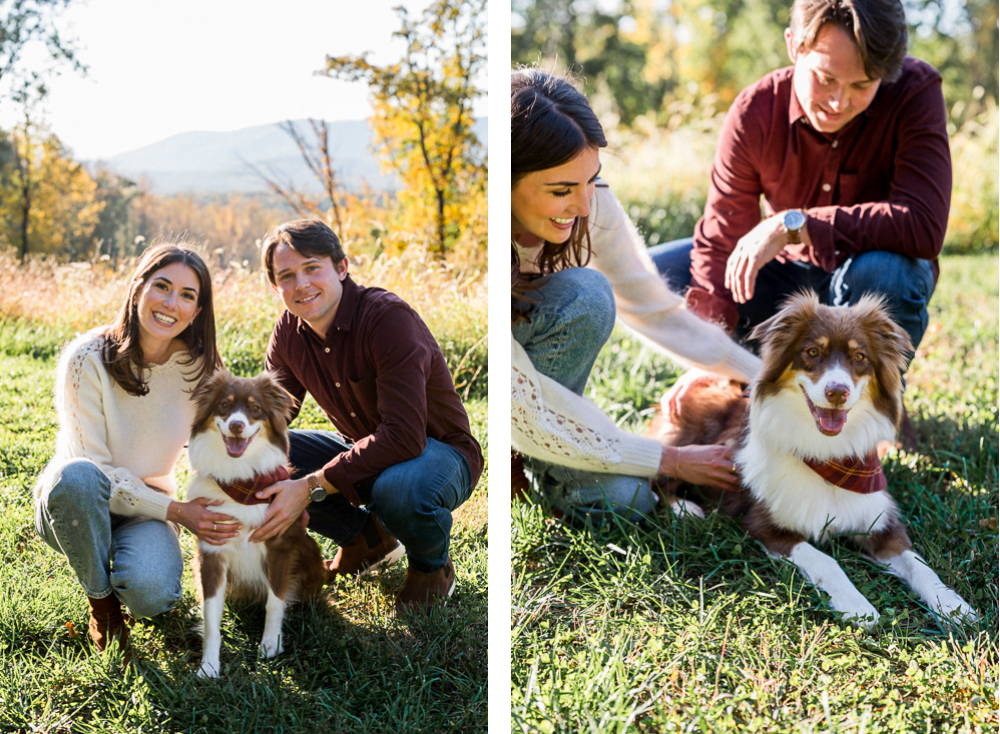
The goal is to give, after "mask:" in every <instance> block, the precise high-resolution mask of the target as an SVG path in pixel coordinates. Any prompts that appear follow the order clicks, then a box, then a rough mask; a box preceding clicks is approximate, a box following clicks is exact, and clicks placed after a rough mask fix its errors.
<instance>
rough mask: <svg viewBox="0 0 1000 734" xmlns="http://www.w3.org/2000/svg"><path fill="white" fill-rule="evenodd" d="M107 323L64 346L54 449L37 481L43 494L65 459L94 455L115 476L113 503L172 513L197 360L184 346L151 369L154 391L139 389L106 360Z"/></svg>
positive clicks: (157, 515)
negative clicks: (190, 359) (119, 378)
mask: <svg viewBox="0 0 1000 734" xmlns="http://www.w3.org/2000/svg"><path fill="white" fill-rule="evenodd" d="M102 331H103V329H95V330H93V331H90V332H87V333H86V334H83V335H82V336H79V337H77V338H76V339H75V340H73V341H72V342H70V344H69V345H67V346H66V347H65V349H63V352H62V355H61V356H60V358H59V367H58V372H57V374H56V386H55V404H56V414H57V415H58V418H59V434H58V436H57V437H56V453H55V456H53V457H52V460H51V461H50V462H49V464H48V466H46V467H45V471H44V472H43V473H42V476H41V477H40V478H39V480H38V483H37V484H36V486H35V500H36V501H37V500H38V497H39V494H40V493H41V492H42V491H43V490H45V489H48V488H50V487H51V486H53V485H54V484H55V482H56V481H58V478H59V475H60V473H61V470H62V467H63V466H64V465H65V464H67V463H68V462H70V461H73V460H76V459H89V460H90V461H92V462H94V464H96V465H97V467H98V468H99V469H100V470H101V471H102V472H104V474H105V475H106V476H107V477H108V480H109V482H110V483H111V502H110V508H111V511H112V512H114V513H116V514H118V515H125V516H135V515H141V516H144V517H150V518H154V519H157V520H166V519H167V507H168V506H169V505H170V502H171V501H172V500H173V498H174V494H175V493H176V491H177V487H176V484H175V482H174V477H173V470H174V465H175V464H176V463H177V459H178V458H179V457H180V454H181V451H182V450H183V448H184V445H185V444H186V443H187V440H188V435H189V433H190V431H191V423H192V421H193V420H194V415H195V409H194V403H192V402H191V399H190V391H191V389H192V388H193V387H194V383H193V382H187V381H186V380H185V379H184V377H185V375H187V376H189V377H190V376H191V375H192V374H194V373H196V372H197V370H198V368H199V367H200V364H201V363H200V360H197V361H195V363H194V364H191V365H186V364H181V362H183V361H185V360H186V359H187V356H188V353H187V352H185V351H181V352H175V353H174V354H173V355H172V356H171V357H170V359H169V360H167V362H166V363H164V364H162V365H154V366H153V367H151V368H149V369H147V372H146V376H147V378H148V382H147V385H148V387H149V393H148V394H147V395H144V396H142V397H135V396H133V395H129V394H128V393H127V392H125V391H124V390H123V389H122V388H121V387H120V386H119V385H118V383H116V382H115V381H114V379H112V377H111V375H110V374H108V371H107V370H106V369H105V368H104V364H103V363H102V362H101V347H102V346H103V344H104V337H103V335H102V334H101V332H102Z"/></svg>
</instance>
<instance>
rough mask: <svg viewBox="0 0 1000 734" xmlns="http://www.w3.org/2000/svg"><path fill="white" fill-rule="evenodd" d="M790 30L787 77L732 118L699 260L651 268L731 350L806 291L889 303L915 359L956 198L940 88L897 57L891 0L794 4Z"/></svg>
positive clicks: (760, 87)
mask: <svg viewBox="0 0 1000 734" xmlns="http://www.w3.org/2000/svg"><path fill="white" fill-rule="evenodd" d="M790 25H791V27H790V28H788V29H786V31H785V42H786V45H787V48H788V56H789V58H790V59H791V60H792V63H793V64H794V66H792V67H789V68H785V69H780V70H778V71H775V72H772V73H770V74H768V75H767V76H765V77H764V78H763V79H761V80H760V81H758V82H757V83H756V84H754V85H752V86H750V87H748V88H747V89H744V90H743V91H742V92H741V93H740V94H739V95H738V96H737V98H736V100H735V102H734V103H733V105H732V107H731V108H730V110H729V112H728V114H727V116H726V120H725V123H724V125H723V128H722V132H721V134H720V136H719V146H718V148H717V150H716V155H715V160H714V163H713V166H712V178H711V185H710V189H709V194H708V201H707V203H706V205H705V215H704V217H702V219H701V220H700V221H699V222H698V225H697V227H696V229H695V235H694V240H693V249H692V246H691V240H681V241H678V242H674V243H667V244H666V245H661V246H659V247H656V248H653V250H652V251H651V255H652V256H653V259H654V261H655V262H656V264H657V267H658V268H659V269H660V272H661V273H663V274H664V276H665V277H666V278H667V280H668V282H669V283H670V284H671V287H672V288H674V289H675V290H678V291H681V292H683V290H684V289H685V288H688V286H690V288H689V290H688V291H687V301H688V307H689V308H690V309H691V310H692V311H694V312H695V313H697V314H699V315H700V316H702V317H703V318H705V319H707V320H710V321H716V322H720V323H721V324H723V326H725V327H726V328H728V329H729V331H730V333H735V334H736V336H737V337H738V338H741V339H742V338H745V337H746V336H747V335H748V334H749V332H750V331H751V330H752V328H753V327H754V326H755V325H757V324H759V323H760V322H762V321H764V320H765V319H767V318H768V317H770V316H771V315H773V314H774V313H775V312H776V311H777V309H778V308H779V307H780V305H781V303H782V301H783V300H784V299H785V297H787V296H788V295H790V294H792V293H794V292H796V291H798V290H801V289H804V288H812V289H814V290H816V291H817V293H818V294H819V296H820V299H821V300H822V301H823V302H824V303H828V304H832V305H849V304H852V303H855V302H856V301H857V300H858V299H859V298H860V297H861V296H862V295H863V294H865V293H870V292H877V293H880V294H882V295H884V296H885V297H886V300H887V305H888V308H889V310H890V312H891V314H892V316H893V318H894V319H895V320H896V322H897V323H898V324H899V325H900V326H901V327H902V328H903V329H904V330H905V331H906V332H907V333H908V334H909V336H910V339H911V341H912V342H913V345H914V348H916V346H917V345H918V344H919V343H920V339H921V337H922V336H923V333H924V330H925V329H926V328H927V302H928V301H929V300H930V297H931V293H932V292H933V290H934V283H935V280H936V277H937V272H938V267H937V257H938V254H939V253H940V251H941V245H942V242H943V240H944V233H945V227H946V225H947V221H948V207H949V204H950V198H951V157H950V153H949V150H948V133H947V118H946V111H945V106H944V98H943V96H942V94H941V76H940V75H939V74H938V73H937V71H935V70H934V69H933V68H932V67H931V66H929V65H928V64H926V63H924V62H923V61H920V60H918V59H914V58H911V57H908V56H905V53H906V24H905V19H904V15H903V8H902V5H901V4H900V2H899V0H869V1H868V2H861V1H860V0H796V1H795V3H794V5H793V6H792V13H791V24H790ZM762 208H763V215H762V214H761V209H762Z"/></svg>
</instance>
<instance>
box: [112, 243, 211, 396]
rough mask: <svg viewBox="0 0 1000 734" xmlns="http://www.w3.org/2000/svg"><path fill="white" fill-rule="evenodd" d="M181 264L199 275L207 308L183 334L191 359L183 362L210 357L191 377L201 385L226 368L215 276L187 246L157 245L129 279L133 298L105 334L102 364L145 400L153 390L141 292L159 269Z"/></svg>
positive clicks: (129, 297)
mask: <svg viewBox="0 0 1000 734" xmlns="http://www.w3.org/2000/svg"><path fill="white" fill-rule="evenodd" d="M178 262H179V263H184V264H185V265H187V266H188V267H189V268H191V270H193V271H194V273H195V275H197V276H198V306H199V307H200V308H201V311H199V312H198V315H197V316H196V317H195V318H194V321H192V322H191V323H190V324H188V327H187V328H186V329H185V330H184V331H182V332H181V334H180V339H181V340H183V342H184V344H185V346H186V347H187V352H188V357H187V359H185V360H184V361H182V362H181V364H182V365H191V364H194V362H195V360H197V359H198V357H203V358H204V361H203V362H202V365H201V368H200V369H199V370H198V371H197V372H196V373H193V374H192V376H190V377H185V379H187V380H188V381H189V382H194V383H195V384H196V385H198V384H201V382H202V381H203V380H205V379H207V378H208V377H209V376H210V375H211V374H212V373H213V372H215V370H216V368H217V367H221V366H222V358H221V357H220V356H219V349H218V347H217V346H216V344H215V310H214V309H213V307H212V276H211V275H210V274H209V272H208V266H207V265H205V261H204V260H202V259H201V256H199V255H198V253H196V252H195V251H194V250H192V249H190V248H188V247H186V246H184V245H175V244H162V245H155V246H153V247H150V248H149V249H148V250H146V251H145V252H144V253H142V255H141V256H140V258H139V262H138V263H136V266H135V272H134V273H133V274H132V279H131V280H130V281H129V286H128V295H127V296H126V297H125V301H124V302H123V303H122V305H121V308H119V309H118V314H117V315H116V316H115V320H114V321H112V322H111V323H110V324H108V326H107V328H105V330H104V349H103V350H102V351H101V361H103V362H104V367H105V368H106V369H107V370H108V373H109V374H110V375H111V377H112V378H113V379H114V381H115V382H117V383H118V384H119V386H121V388H122V390H124V391H125V392H127V393H128V394H129V395H135V396H142V395H146V394H147V393H148V392H149V387H148V386H147V385H146V380H145V379H144V369H143V367H144V365H143V360H142V348H141V347H140V345H139V316H138V301H139V291H140V290H141V289H142V287H143V286H144V285H145V284H146V283H147V282H148V281H149V279H150V278H151V277H152V276H153V275H154V274H155V273H156V271H158V270H160V269H161V268H165V267H167V266H168V265H173V264H174V263H178Z"/></svg>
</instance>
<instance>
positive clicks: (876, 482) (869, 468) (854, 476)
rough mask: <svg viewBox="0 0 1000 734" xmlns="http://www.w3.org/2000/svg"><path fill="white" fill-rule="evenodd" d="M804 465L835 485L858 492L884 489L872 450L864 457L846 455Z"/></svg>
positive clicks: (881, 476) (878, 466)
mask: <svg viewBox="0 0 1000 734" xmlns="http://www.w3.org/2000/svg"><path fill="white" fill-rule="evenodd" d="M803 461H805V463H806V465H807V466H808V467H809V468H810V469H812V470H813V471H814V472H816V473H817V474H819V475H820V476H821V477H823V479H825V480H826V481H828V482H829V483H830V484H832V485H834V486H835V487H840V488H841V489H846V490H849V491H851V492H857V493H858V494H873V493H875V492H881V491H882V490H883V489H885V485H886V481H885V474H883V473H882V464H881V462H879V460H878V454H877V453H875V452H874V451H872V452H871V453H870V454H868V455H867V456H866V457H865V458H863V459H859V458H858V457H856V456H848V457H845V458H842V459H831V460H830V461H823V462H819V461H810V460H809V459H803Z"/></svg>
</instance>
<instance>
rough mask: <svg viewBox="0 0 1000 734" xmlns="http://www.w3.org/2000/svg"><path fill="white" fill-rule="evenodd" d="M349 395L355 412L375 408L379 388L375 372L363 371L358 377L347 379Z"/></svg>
mask: <svg viewBox="0 0 1000 734" xmlns="http://www.w3.org/2000/svg"><path fill="white" fill-rule="evenodd" d="M346 387H347V393H348V397H349V399H350V401H351V403H352V405H353V406H354V407H352V408H351V410H352V411H354V412H362V411H367V410H374V408H375V405H376V404H377V401H378V390H377V386H376V384H375V373H374V372H366V373H362V374H361V375H360V376H358V377H357V378H355V377H350V378H348V380H347V385H346Z"/></svg>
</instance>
